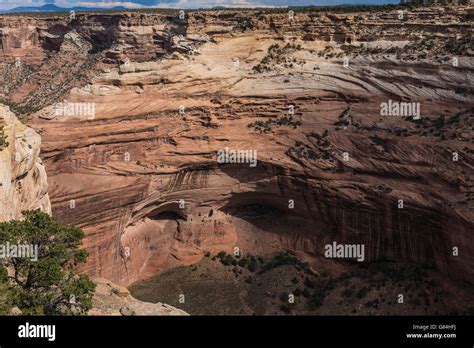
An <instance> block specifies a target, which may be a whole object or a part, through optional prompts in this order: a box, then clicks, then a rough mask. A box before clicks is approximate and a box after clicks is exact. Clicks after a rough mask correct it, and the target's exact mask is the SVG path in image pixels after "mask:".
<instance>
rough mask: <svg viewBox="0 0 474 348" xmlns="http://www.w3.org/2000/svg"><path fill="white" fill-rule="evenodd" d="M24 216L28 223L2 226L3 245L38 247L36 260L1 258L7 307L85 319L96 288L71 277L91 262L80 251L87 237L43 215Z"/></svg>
mask: <svg viewBox="0 0 474 348" xmlns="http://www.w3.org/2000/svg"><path fill="white" fill-rule="evenodd" d="M23 215H24V217H25V218H24V220H21V221H18V220H12V221H8V222H2V223H0V244H6V243H10V245H19V244H21V245H25V244H26V245H32V246H37V260H34V259H32V258H26V257H22V258H20V257H6V258H3V259H1V262H0V270H1V271H0V274H3V276H0V279H1V280H2V281H1V287H2V288H3V293H4V294H6V296H7V298H8V301H9V303H8V304H7V306H17V307H18V308H20V310H21V311H22V312H23V314H25V315H43V314H44V315H82V314H86V313H87V311H88V310H89V309H90V308H91V307H92V296H93V292H94V290H95V284H94V283H93V282H92V281H91V280H89V278H88V277H87V276H84V275H81V276H77V275H75V274H74V273H73V269H74V267H75V266H76V265H78V264H79V263H83V262H85V260H86V257H87V252H86V251H84V250H81V249H79V247H80V245H81V242H82V239H83V238H84V232H82V231H81V230H80V229H78V228H76V227H73V226H65V225H62V224H61V223H59V222H57V221H56V220H54V219H53V218H52V217H50V216H49V215H48V214H45V213H43V212H41V211H39V210H34V211H24V212H23ZM5 269H11V270H12V271H13V273H12V274H13V276H11V277H9V278H8V279H5ZM2 306H3V307H5V302H4V303H3V304H1V303H0V308H1V307H2ZM0 311H1V309H0Z"/></svg>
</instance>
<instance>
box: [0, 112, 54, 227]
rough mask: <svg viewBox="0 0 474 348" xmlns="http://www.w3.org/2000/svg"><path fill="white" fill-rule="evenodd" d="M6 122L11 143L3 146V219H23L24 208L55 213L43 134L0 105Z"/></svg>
mask: <svg viewBox="0 0 474 348" xmlns="http://www.w3.org/2000/svg"><path fill="white" fill-rule="evenodd" d="M2 126H3V131H4V134H5V136H6V140H7V142H8V146H7V147H4V148H0V221H8V220H12V219H20V218H21V212H22V211H23V210H33V209H40V210H41V211H44V212H45V213H48V214H51V204H50V201H49V196H48V182H47V177H46V170H45V168H44V164H43V161H42V160H41V158H40V157H39V153H40V147H41V137H40V136H39V135H38V133H36V132H35V131H34V130H33V129H32V128H29V127H27V126H25V125H23V124H22V123H21V122H20V121H18V119H17V118H16V117H15V115H14V114H13V113H12V112H11V111H10V110H9V108H8V107H5V106H3V105H0V127H2Z"/></svg>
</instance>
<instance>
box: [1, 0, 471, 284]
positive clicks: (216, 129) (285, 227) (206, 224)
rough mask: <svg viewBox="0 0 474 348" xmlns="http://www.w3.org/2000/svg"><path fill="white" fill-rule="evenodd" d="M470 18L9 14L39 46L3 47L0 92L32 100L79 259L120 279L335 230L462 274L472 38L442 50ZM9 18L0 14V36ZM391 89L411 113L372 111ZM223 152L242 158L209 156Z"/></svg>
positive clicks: (432, 13)
mask: <svg viewBox="0 0 474 348" xmlns="http://www.w3.org/2000/svg"><path fill="white" fill-rule="evenodd" d="M469 13H472V10H471V9H469V8H467V7H451V8H448V9H442V8H438V7H434V8H429V9H428V8H417V9H414V10H410V11H407V12H405V13H404V16H403V18H402V19H400V18H399V13H398V12H397V11H387V12H373V13H348V14H333V13H316V12H314V13H313V12H308V13H300V12H296V13H295V15H294V16H293V17H291V18H290V17H289V16H288V14H287V13H273V14H271V13H264V12H262V11H230V10H229V11H207V12H192V13H189V14H186V16H185V18H184V19H183V18H180V17H179V13H178V12H176V13H173V14H166V15H164V14H139V13H130V14H107V15H105V14H89V15H78V16H77V17H76V19H75V20H70V19H69V18H67V17H52V18H51V17H48V18H35V19H27V18H24V19H22V20H23V21H24V22H27V23H29V24H28V25H30V26H31V27H32V28H34V29H31V30H33V32H35V33H36V34H31V35H29V36H28V35H27V37H28V38H26V39H25V40H26V41H22V42H24V43H23V44H21V45H20V46H21V47H26V46H27V45H32V46H34V47H37V52H38V53H37V54H35V55H34V59H33V57H28V56H27V55H24V56H23V58H22V60H21V62H22V63H23V65H21V66H20V67H16V69H17V70H15V65H14V59H13V58H14V56H13V55H12V54H11V53H8V54H7V53H4V54H5V57H7V56H8V57H7V58H5V60H7V59H10V63H11V64H9V65H4V66H3V67H2V69H3V70H2V74H3V75H2V76H3V78H4V79H5V78H6V77H5V76H29V78H28V79H24V80H21V79H20V80H12V79H9V80H8V81H15V82H14V83H13V82H12V83H9V84H8V86H7V87H4V90H3V91H2V93H3V94H4V95H5V97H6V98H8V99H9V100H10V101H11V102H14V103H16V104H18V105H23V106H29V107H31V108H32V110H31V113H32V115H31V117H30V119H29V125H31V126H32V127H33V128H34V129H36V130H38V131H40V132H41V135H42V139H43V146H42V152H41V157H42V159H43V161H44V162H45V164H46V170H47V172H48V181H49V194H50V197H51V202H52V209H53V215H54V216H55V217H57V218H58V219H60V220H62V221H63V222H66V223H71V224H75V225H77V226H79V227H81V228H83V229H84V231H85V232H86V239H85V247H86V248H87V249H88V251H89V259H88V262H87V264H86V265H85V266H84V267H83V268H82V269H81V271H83V272H85V273H88V274H90V275H93V276H100V277H104V278H107V279H110V280H112V281H114V282H116V283H119V284H122V285H128V284H130V283H133V282H135V281H137V280H141V279H146V278H149V277H151V276H153V275H156V274H158V273H160V272H162V271H164V270H167V269H169V268H172V267H175V266H177V265H182V264H191V263H194V262H196V261H198V260H200V259H201V258H202V257H203V255H204V254H205V253H206V251H211V252H213V253H214V252H219V251H221V250H225V251H227V252H231V251H233V250H234V248H235V247H238V248H239V249H240V250H241V251H242V252H243V253H245V252H251V253H268V252H272V251H276V250H282V249H289V250H295V251H300V252H304V253H306V254H308V255H312V256H315V257H323V255H324V245H325V244H327V243H332V242H333V241H337V242H338V243H363V244H364V245H365V252H366V255H365V259H366V260H367V261H377V260H389V261H412V262H417V263H420V264H427V265H430V266H433V267H435V268H437V269H438V270H440V271H441V272H444V273H446V274H449V276H450V277H452V278H454V279H457V280H460V281H461V280H462V281H467V282H470V283H472V282H473V280H474V273H473V272H474V236H473V235H472V233H471V231H472V230H473V214H472V193H471V192H470V191H471V190H470V188H471V187H472V178H471V177H472V175H470V173H471V172H472V166H473V155H472V154H473V147H472V142H471V141H470V139H472V112H473V107H474V105H473V104H474V103H473V91H472V88H471V87H470V84H469V81H472V78H473V76H472V75H473V74H472V67H473V60H472V52H473V49H472V47H470V46H469V44H468V43H467V44H466V45H467V46H462V47H461V46H460V47H459V48H455V49H453V52H454V51H455V52H457V53H456V54H455V53H450V51H449V50H448V49H450V47H451V46H450V45H451V44H452V39H453V38H457V40H459V42H464V41H463V40H464V38H465V36H466V35H470V31H472V17H469ZM22 18H23V17H22ZM15 20H16V21H20V19H18V18H16V17H8V18H2V19H1V21H0V24H1V26H2V28H4V29H3V30H4V31H3V32H5V33H6V32H7V31H8V32H9V34H8V35H9V37H11V38H13V37H17V36H18V35H19V34H18V33H16V31H15V30H17V29H15V28H16V26H15V23H16V22H15ZM22 25H23V24H22ZM25 25H26V24H25ZM7 29H8V30H7ZM9 40H10V41H9ZM11 40H12V39H8V40H7V39H4V40H3V41H2V42H3V47H4V49H3V51H4V52H12V50H13V48H11V49H9V48H7V49H6V51H5V47H10V46H11V45H12V44H11V42H12V41H11ZM15 40H16V39H15ZM423 40H425V41H423ZM426 40H428V41H426ZM22 45H23V46H22ZM410 45H411V46H410ZM16 46H18V45H16ZM16 46H15V47H16ZM12 47H13V46H12ZM21 47H20V48H21ZM18 52H19V51H18ZM32 52H33V51H32ZM16 74H17V75H16ZM64 101H66V103H64ZM393 102H407V103H408V102H409V103H415V104H417V103H419V104H417V105H419V110H420V112H419V115H415V114H412V113H413V112H412V113H410V112H405V113H403V112H402V113H400V112H398V113H397V112H395V110H392V109H390V110H392V111H393V112H391V113H389V114H383V113H382V112H381V110H382V106H383V105H391V106H393V105H395V104H393ZM58 103H62V104H61V105H62V106H61V107H62V108H65V110H63V112H59V113H57V107H58ZM82 104H88V105H93V108H91V109H88V110H93V112H91V113H81V112H80V111H78V110H83V109H80V108H79V107H78V106H80V105H82ZM68 108H70V109H68ZM404 110H405V109H404ZM407 110H408V109H407ZM413 110H416V108H414V109H413ZM413 110H411V111H413ZM69 111H70V112H69ZM405 111H406V110H405ZM408 111H410V110H408ZM418 116H419V118H420V119H421V120H420V121H417V120H416V119H417V118H418ZM441 118H442V119H443V120H442V121H441ZM226 149H227V150H228V151H248V152H247V154H255V156H256V157H255V159H256V160H257V164H256V165H255V166H254V165H252V163H251V161H250V160H251V158H245V157H244V160H242V161H232V160H230V157H228V158H227V161H224V163H222V161H219V158H218V154H219V152H220V151H224V150H226ZM242 153H243V152H242ZM453 248H457V250H458V251H459V255H461V256H455V255H454V254H455V253H453V250H454V249H453Z"/></svg>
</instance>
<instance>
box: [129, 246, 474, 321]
mask: <svg viewBox="0 0 474 348" xmlns="http://www.w3.org/2000/svg"><path fill="white" fill-rule="evenodd" d="M130 291H131V293H132V295H133V296H135V297H136V298H138V299H140V300H142V301H149V302H158V301H160V302H165V303H169V304H171V305H174V306H176V307H178V308H181V309H183V310H186V311H187V312H188V313H190V314H197V315H202V314H204V315H213V314H234V315H239V314H240V315H242V314H244V315H254V314H256V315H285V314H291V315H297V314H322V315H327V314H352V315H356V314H362V315H367V314H370V315H378V314H403V313H407V312H409V313H418V314H447V313H451V314H454V313H456V314H470V313H471V312H472V309H468V307H466V308H461V307H458V308H453V307H450V304H448V303H447V301H446V299H449V296H448V292H449V291H450V290H449V289H448V288H446V287H445V286H444V285H442V283H441V282H440V281H439V279H437V278H436V277H433V274H432V273H431V270H430V269H429V268H427V267H425V266H417V265H411V264H406V265H404V264H394V263H390V262H382V263H378V264H366V265H358V264H351V265H350V267H349V270H348V271H347V272H343V273H340V274H338V275H331V274H330V273H329V272H328V271H322V272H318V271H316V270H315V269H314V267H313V266H310V263H308V262H305V261H301V260H300V259H299V258H298V257H296V256H295V255H293V254H291V253H289V252H278V253H275V254H271V255H265V256H260V255H258V256H257V255H251V254H246V255H242V256H234V255H232V254H228V253H226V252H224V251H222V252H219V253H218V254H216V255H212V254H211V253H209V252H208V253H206V255H205V257H204V259H203V260H202V261H200V262H199V263H197V264H194V265H190V266H181V267H177V268H175V269H171V270H169V271H167V272H164V273H163V274H161V275H159V276H157V277H154V278H152V279H150V280H146V281H142V282H138V283H136V284H133V285H132V286H131V287H130ZM399 294H403V295H404V303H399V302H398V298H399V297H398V295H399ZM179 295H184V298H185V301H184V303H183V302H179V300H178V299H179ZM290 298H293V299H294V301H291V300H289V299H290Z"/></svg>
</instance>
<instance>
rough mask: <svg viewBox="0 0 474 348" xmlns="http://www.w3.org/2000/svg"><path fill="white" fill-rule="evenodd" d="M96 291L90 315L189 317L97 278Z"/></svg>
mask: <svg viewBox="0 0 474 348" xmlns="http://www.w3.org/2000/svg"><path fill="white" fill-rule="evenodd" d="M94 282H95V283H96V290H95V293H94V297H93V298H92V309H91V310H90V311H89V313H88V314H89V315H123V316H131V315H188V314H187V313H186V312H185V311H182V310H180V309H177V308H175V307H173V306H169V305H167V304H164V303H161V302H158V303H149V302H142V301H139V300H137V299H135V298H134V297H133V296H132V295H130V293H129V292H128V290H127V289H126V288H124V287H122V286H120V285H117V284H114V283H112V282H110V281H108V280H106V279H102V278H96V279H94Z"/></svg>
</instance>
